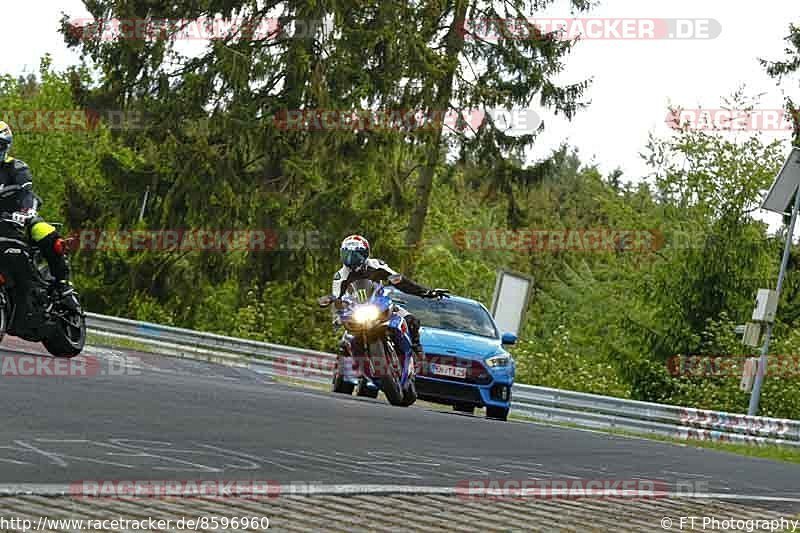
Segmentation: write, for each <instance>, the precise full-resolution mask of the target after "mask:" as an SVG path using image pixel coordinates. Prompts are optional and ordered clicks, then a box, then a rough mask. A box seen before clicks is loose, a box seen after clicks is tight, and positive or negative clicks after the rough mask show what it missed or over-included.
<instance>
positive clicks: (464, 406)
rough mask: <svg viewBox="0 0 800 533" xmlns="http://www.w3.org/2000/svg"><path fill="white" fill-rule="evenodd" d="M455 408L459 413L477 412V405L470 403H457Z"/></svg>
mask: <svg viewBox="0 0 800 533" xmlns="http://www.w3.org/2000/svg"><path fill="white" fill-rule="evenodd" d="M453 409H455V410H456V411H458V412H459V413H469V414H471V415H472V414H475V406H474V405H472V404H469V403H457V404H455V405H453Z"/></svg>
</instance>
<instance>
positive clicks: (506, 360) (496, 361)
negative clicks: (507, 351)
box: [486, 355, 511, 368]
mask: <svg viewBox="0 0 800 533" xmlns="http://www.w3.org/2000/svg"><path fill="white" fill-rule="evenodd" d="M486 364H487V365H489V366H490V367H492V368H499V367H504V366H509V365H510V364H511V358H510V357H509V356H507V355H495V356H494V357H490V358H489V359H487V360H486Z"/></svg>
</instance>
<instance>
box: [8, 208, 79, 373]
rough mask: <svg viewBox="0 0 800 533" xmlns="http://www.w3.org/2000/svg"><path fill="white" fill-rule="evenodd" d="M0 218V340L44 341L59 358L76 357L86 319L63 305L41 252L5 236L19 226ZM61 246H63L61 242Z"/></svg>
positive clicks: (12, 233) (49, 349) (48, 349)
mask: <svg viewBox="0 0 800 533" xmlns="http://www.w3.org/2000/svg"><path fill="white" fill-rule="evenodd" d="M4 215H5V214H3V215H0V225H2V226H5V227H4V228H2V229H6V228H8V229H11V230H12V231H2V232H0V340H2V338H3V336H4V335H5V334H6V333H8V334H9V335H12V336H14V337H19V338H21V339H25V340H26V341H30V342H41V343H42V344H43V345H44V347H45V348H46V349H47V351H48V352H50V353H51V354H52V355H54V356H56V357H75V356H76V355H78V354H79V353H81V351H82V350H83V346H84V343H85V342H86V317H85V314H84V312H83V311H82V310H81V309H80V307H79V308H77V309H72V308H68V307H67V306H64V305H62V304H61V303H60V298H59V295H58V294H56V293H55V292H54V291H53V290H52V288H51V287H52V286H53V276H52V275H51V274H50V269H49V267H48V266H47V262H46V261H45V260H44V258H43V257H42V255H41V252H40V251H39V250H38V249H37V248H36V247H34V246H31V245H29V244H28V243H26V242H25V241H23V240H22V239H21V238H20V239H15V238H12V237H6V236H4V235H14V234H15V231H16V232H17V233H18V229H17V228H18V226H15V224H14V223H13V222H12V221H11V220H9V219H8V218H6V217H5V216H4ZM61 245H64V243H63V242H62V243H61Z"/></svg>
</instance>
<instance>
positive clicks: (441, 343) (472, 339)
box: [420, 327, 504, 359]
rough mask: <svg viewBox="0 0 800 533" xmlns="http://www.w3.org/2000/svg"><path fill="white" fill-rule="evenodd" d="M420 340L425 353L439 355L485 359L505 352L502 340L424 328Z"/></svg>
mask: <svg viewBox="0 0 800 533" xmlns="http://www.w3.org/2000/svg"><path fill="white" fill-rule="evenodd" d="M420 340H421V341H422V347H423V348H424V349H425V352H430V353H436V354H439V355H458V356H461V357H469V358H472V359H484V358H485V357H488V356H490V355H495V354H497V353H503V352H504V350H503V348H502V346H501V343H500V339H489V338H487V337H480V336H477V335H470V334H468V333H458V332H455V331H447V330H443V329H435V328H425V327H423V328H421V331H420Z"/></svg>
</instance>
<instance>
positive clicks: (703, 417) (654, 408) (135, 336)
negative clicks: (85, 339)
mask: <svg viewBox="0 0 800 533" xmlns="http://www.w3.org/2000/svg"><path fill="white" fill-rule="evenodd" d="M86 323H87V326H88V327H89V329H90V331H93V332H95V333H98V334H101V335H105V336H109V337H115V338H119V339H126V340H129V341H132V342H135V343H140V344H143V345H147V346H151V347H156V348H158V349H159V351H162V352H164V353H166V354H168V355H174V356H178V357H187V358H192V359H201V360H205V361H210V362H215V363H222V364H227V365H234V366H244V367H248V368H252V369H253V370H255V371H257V372H260V373H263V374H267V375H270V376H273V377H282V378H286V379H289V380H293V381H301V382H308V383H315V384H320V383H328V382H329V381H330V375H331V371H332V369H333V367H334V364H335V361H336V357H335V355H333V354H330V353H326V352H320V351H316V350H306V349H302V348H295V347H291V346H283V345H280V344H270V343H266V342H258V341H252V340H247V339H239V338H235V337H227V336H224V335H217V334H214V333H206V332H200V331H193V330H189V329H182V328H175V327H170V326H161V325H158V324H151V323H147V322H138V321H135V320H128V319H125V318H116V317H109V316H104V315H97V314H94V313H87V316H86ZM512 397H513V401H512V409H513V411H514V412H515V413H518V414H524V415H527V416H529V417H531V418H534V419H538V420H544V421H550V422H557V423H567V424H575V425H577V426H581V427H588V428H595V429H611V430H621V431H627V432H633V433H647V434H655V435H660V436H665V437H673V438H679V439H698V440H713V441H728V442H744V443H748V444H778V445H785V446H800V421H798V420H788V419H780V418H768V417H759V416H747V415H741V414H733V413H726V412H721V411H708V410H702V409H693V408H688V407H679V406H676V405H664V404H657V403H649V402H641V401H636V400H626V399H623V398H614V397H610V396H601V395H597V394H587V393H582V392H573V391H566V390H560V389H551V388H548V387H537V386H532V385H524V384H515V385H514V389H513V394H512Z"/></svg>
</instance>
